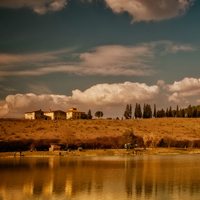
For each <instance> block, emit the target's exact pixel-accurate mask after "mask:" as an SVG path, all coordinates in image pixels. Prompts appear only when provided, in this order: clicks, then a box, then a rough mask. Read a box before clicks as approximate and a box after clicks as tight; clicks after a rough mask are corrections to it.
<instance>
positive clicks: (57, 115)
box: [25, 107, 85, 120]
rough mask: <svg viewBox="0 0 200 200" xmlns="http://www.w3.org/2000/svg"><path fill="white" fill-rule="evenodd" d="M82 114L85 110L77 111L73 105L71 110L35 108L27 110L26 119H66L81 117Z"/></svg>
mask: <svg viewBox="0 0 200 200" xmlns="http://www.w3.org/2000/svg"><path fill="white" fill-rule="evenodd" d="M82 114H85V112H82V111H77V110H76V108H74V107H72V108H70V110H69V111H66V112H64V111H62V110H51V109H49V110H48V111H42V110H41V109H40V110H33V111H28V112H25V119H45V120H65V119H81V116H82Z"/></svg>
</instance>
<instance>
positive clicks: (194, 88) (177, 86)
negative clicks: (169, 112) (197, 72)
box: [164, 77, 200, 102]
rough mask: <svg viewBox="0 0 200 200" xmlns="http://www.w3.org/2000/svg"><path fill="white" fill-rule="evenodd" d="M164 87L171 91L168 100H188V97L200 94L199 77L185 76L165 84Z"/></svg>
mask: <svg viewBox="0 0 200 200" xmlns="http://www.w3.org/2000/svg"><path fill="white" fill-rule="evenodd" d="M164 88H165V89H166V90H167V91H169V92H173V94H172V95H171V96H170V97H169V101H174V102H181V101H185V102H188V98H190V97H195V96H199V95H200V79H197V78H188V77H185V78H184V79H183V80H181V81H175V82H174V83H173V84H171V85H165V86H164Z"/></svg>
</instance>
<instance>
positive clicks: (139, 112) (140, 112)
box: [138, 104, 142, 118]
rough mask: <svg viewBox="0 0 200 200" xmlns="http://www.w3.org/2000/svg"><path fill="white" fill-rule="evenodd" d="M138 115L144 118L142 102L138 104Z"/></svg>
mask: <svg viewBox="0 0 200 200" xmlns="http://www.w3.org/2000/svg"><path fill="white" fill-rule="evenodd" d="M138 117H139V118H142V110H141V106H140V104H139V105H138Z"/></svg>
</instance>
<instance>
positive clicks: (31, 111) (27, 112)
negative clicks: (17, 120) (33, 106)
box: [25, 110, 43, 113]
mask: <svg viewBox="0 0 200 200" xmlns="http://www.w3.org/2000/svg"><path fill="white" fill-rule="evenodd" d="M38 111H40V112H43V111H41V110H32V111H27V112H25V113H33V112H38Z"/></svg>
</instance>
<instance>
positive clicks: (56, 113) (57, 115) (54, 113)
mask: <svg viewBox="0 0 200 200" xmlns="http://www.w3.org/2000/svg"><path fill="white" fill-rule="evenodd" d="M44 115H45V119H46V120H47V119H48V118H47V117H50V119H52V120H56V119H66V113H65V112H64V111H62V110H51V109H49V111H45V112H44Z"/></svg>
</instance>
